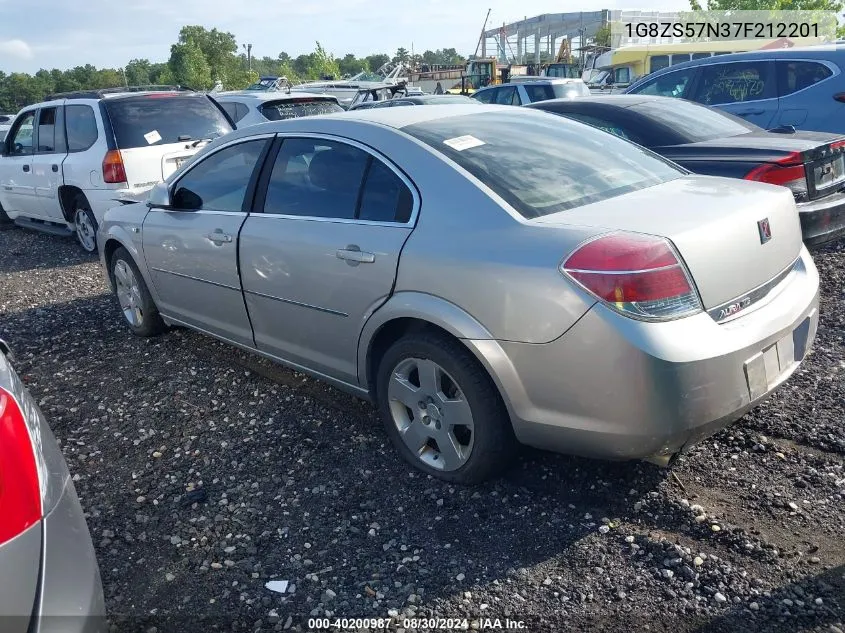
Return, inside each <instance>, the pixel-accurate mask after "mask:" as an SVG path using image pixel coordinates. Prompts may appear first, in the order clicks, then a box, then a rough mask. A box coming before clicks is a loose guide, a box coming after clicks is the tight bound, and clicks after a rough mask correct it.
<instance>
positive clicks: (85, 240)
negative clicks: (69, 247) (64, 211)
mask: <svg viewBox="0 0 845 633" xmlns="http://www.w3.org/2000/svg"><path fill="white" fill-rule="evenodd" d="M73 225H74V229H75V231H76V240H77V241H78V242H79V245H80V246H81V247H82V250H84V251H85V252H86V253H96V252H97V228H98V225H97V218H96V217H94V212H93V211H91V205H90V204H88V200H86V199H85V196H77V197H76V198H75V199H74V201H73Z"/></svg>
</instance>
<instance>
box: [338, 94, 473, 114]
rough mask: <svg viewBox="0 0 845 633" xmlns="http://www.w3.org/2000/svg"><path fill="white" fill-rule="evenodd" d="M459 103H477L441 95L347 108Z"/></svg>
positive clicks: (414, 96)
mask: <svg viewBox="0 0 845 633" xmlns="http://www.w3.org/2000/svg"><path fill="white" fill-rule="evenodd" d="M461 103H465V104H466V103H469V104H473V103H478V102H477V101H474V100H473V99H472V98H470V97H465V96H463V95H452V94H441V95H409V96H405V97H393V98H392V99H383V100H381V101H364V102H363V103H358V104H356V105H353V106H349V109H350V110H360V109H366V108H395V107H404V106H421V105H453V104H461Z"/></svg>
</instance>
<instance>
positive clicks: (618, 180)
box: [402, 108, 685, 219]
mask: <svg viewBox="0 0 845 633" xmlns="http://www.w3.org/2000/svg"><path fill="white" fill-rule="evenodd" d="M508 110H510V108H508ZM513 110H515V112H490V111H486V112H480V113H477V114H465V115H462V116H452V117H448V118H442V119H435V120H430V121H425V122H423V123H416V124H414V125H409V126H407V127H404V128H402V129H403V131H405V132H407V133H408V134H410V135H412V136H414V137H416V138H417V139H419V140H420V141H422V142H424V143H426V144H427V145H429V146H430V147H432V148H434V149H435V150H436V151H438V152H441V153H442V154H444V155H446V156H447V157H449V158H451V159H452V160H453V161H455V162H456V163H457V164H458V165H460V166H461V167H463V168H464V169H466V170H467V171H468V172H469V173H471V174H472V175H473V176H475V177H476V178H478V179H479V180H480V181H482V182H483V183H484V184H485V185H487V186H488V187H490V189H492V190H493V191H494V192H495V193H497V194H498V195H499V196H501V197H502V198H503V199H504V200H505V201H506V202H508V203H509V204H510V205H511V206H512V207H513V208H514V209H516V210H517V211H518V212H519V213H520V214H521V215H522V216H524V217H525V218H529V219H530V218H536V217H541V216H544V215H549V214H551V213H557V212H559V211H565V210H567V209H572V208H574V207H579V206H583V205H586V204H591V203H593V202H599V201H601V200H606V199H608V198H613V197H615V196H621V195H623V194H626V193H630V192H632V191H637V190H639V189H644V188H646V187H653V186H655V185H658V184H661V183H664V182H668V181H669V180H674V179H675V178H679V177H681V176H682V175H684V173H685V172H683V171H682V170H680V169H679V168H677V167H675V166H674V165H673V164H672V163H670V162H668V161H666V160H664V159H662V158H660V157H659V156H657V155H656V154H653V153H652V152H650V151H648V150H646V149H643V148H641V147H639V146H637V145H633V144H632V143H628V142H627V141H624V140H622V139H620V138H618V137H616V136H614V135H612V134H609V133H607V132H602V131H601V130H598V129H596V128H593V127H590V126H588V125H584V124H582V123H577V122H575V121H571V120H567V119H564V118H562V117H558V116H555V115H553V114H548V113H545V112H539V111H531V110H527V109H523V108H519V109H517V108H513Z"/></svg>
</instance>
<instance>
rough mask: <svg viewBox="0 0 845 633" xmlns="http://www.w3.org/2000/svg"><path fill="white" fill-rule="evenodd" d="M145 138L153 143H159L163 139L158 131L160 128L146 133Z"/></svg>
mask: <svg viewBox="0 0 845 633" xmlns="http://www.w3.org/2000/svg"><path fill="white" fill-rule="evenodd" d="M144 138H145V139H147V143H149V144H150V145H152V144H153V143H158V142H159V141H160V140H161V134H159V133H158V130H153V131H152V132H147V133H146V134H144Z"/></svg>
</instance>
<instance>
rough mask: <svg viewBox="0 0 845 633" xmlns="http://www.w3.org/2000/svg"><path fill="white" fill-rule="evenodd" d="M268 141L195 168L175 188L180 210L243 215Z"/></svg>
mask: <svg viewBox="0 0 845 633" xmlns="http://www.w3.org/2000/svg"><path fill="white" fill-rule="evenodd" d="M267 142H268V141H267V139H257V140H253V141H246V142H245V143H238V144H237V145H232V146H230V147H227V148H225V149H221V150H220V151H219V152H215V153H214V154H212V155H211V156H209V157H208V158H205V159H204V160H202V161H201V162H199V163H197V164H196V165H195V166H194V167H192V168H191V169H190V170H189V171H188V173H186V174H185V175H184V176H183V177H182V178H181V179H180V180H179V182H178V183H177V184H176V189H175V190H174V192H173V206H174V207H176V208H177V209H185V210H197V209H203V210H207V211H242V210H243V206H244V197H245V195H246V190H247V188H248V187H249V181H250V178H251V177H252V172H253V171H254V169H255V165H256V163H257V162H258V159H259V158H260V157H261V152H262V150H263V149H264V146H265V145H266V144H267Z"/></svg>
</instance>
